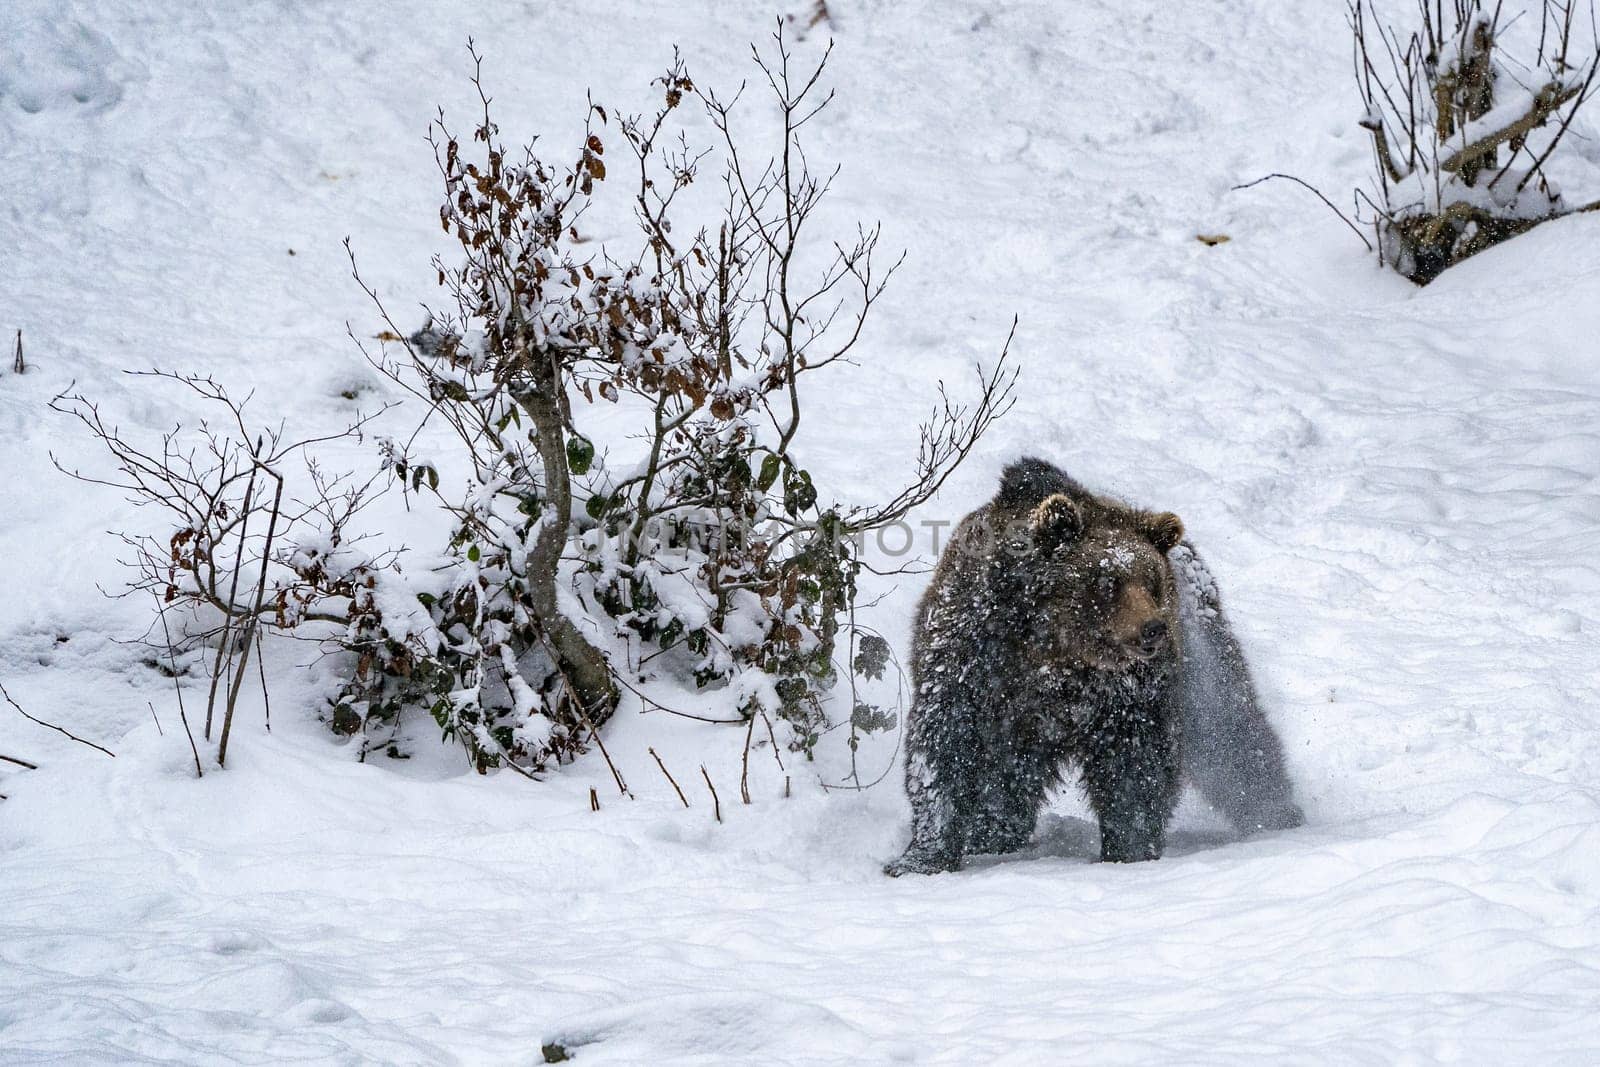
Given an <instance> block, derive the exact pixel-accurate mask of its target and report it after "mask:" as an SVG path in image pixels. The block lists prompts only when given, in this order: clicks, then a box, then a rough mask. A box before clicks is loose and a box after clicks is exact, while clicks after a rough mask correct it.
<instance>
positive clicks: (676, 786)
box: [646, 748, 689, 808]
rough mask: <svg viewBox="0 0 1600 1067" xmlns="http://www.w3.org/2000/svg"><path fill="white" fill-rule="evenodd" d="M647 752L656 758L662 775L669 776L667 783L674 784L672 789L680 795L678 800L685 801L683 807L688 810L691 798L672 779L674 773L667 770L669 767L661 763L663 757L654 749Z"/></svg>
mask: <svg viewBox="0 0 1600 1067" xmlns="http://www.w3.org/2000/svg"><path fill="white" fill-rule="evenodd" d="M646 751H648V752H649V753H650V755H651V756H653V757H654V758H655V761H656V766H657V767H660V768H661V773H662V774H664V775H666V776H667V781H669V782H671V783H672V788H673V790H674V791H675V792H676V793H677V794H678V799H679V800H681V801H683V806H684V807H686V808H687V807H688V806H689V798H688V797H686V796H684V795H683V790H681V789H679V788H678V783H677V780H676V779H674V778H673V777H672V772H671V771H669V770H667V765H666V764H665V763H662V762H661V757H660V756H658V755H656V750H655V749H654V748H650V749H647V750H646Z"/></svg>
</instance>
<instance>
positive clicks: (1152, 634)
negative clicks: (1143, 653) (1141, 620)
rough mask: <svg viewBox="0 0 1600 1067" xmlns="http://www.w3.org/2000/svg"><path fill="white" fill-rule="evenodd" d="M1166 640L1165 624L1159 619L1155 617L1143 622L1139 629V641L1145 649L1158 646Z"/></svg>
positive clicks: (1152, 648)
mask: <svg viewBox="0 0 1600 1067" xmlns="http://www.w3.org/2000/svg"><path fill="white" fill-rule="evenodd" d="M1166 640H1167V624H1166V623H1164V622H1162V621H1161V620H1160V619H1155V620H1152V621H1150V622H1147V623H1145V624H1144V626H1143V627H1141V628H1140V630H1139V643H1140V644H1142V645H1143V646H1144V647H1145V648H1147V649H1151V650H1154V649H1157V648H1160V647H1161V645H1162V644H1163V643H1165V642H1166Z"/></svg>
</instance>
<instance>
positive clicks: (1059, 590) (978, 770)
mask: <svg viewBox="0 0 1600 1067" xmlns="http://www.w3.org/2000/svg"><path fill="white" fill-rule="evenodd" d="M1182 538H1183V524H1182V522H1181V521H1180V520H1179V519H1178V517H1177V516H1176V515H1174V514H1172V513H1171V512H1151V511H1145V510H1141V509H1138V508H1133V507H1129V506H1127V505H1124V504H1122V503H1120V502H1118V501H1115V500H1111V499H1109V498H1106V497H1102V496H1099V495H1097V494H1094V493H1091V492H1089V491H1088V490H1086V489H1084V488H1083V487H1082V486H1080V485H1079V484H1078V483H1076V482H1074V481H1073V480H1072V479H1071V478H1069V477H1067V475H1066V474H1064V473H1063V472H1061V471H1060V470H1059V469H1057V468H1055V467H1054V466H1051V465H1050V464H1048V463H1045V462H1043V461H1041V460H1023V461H1021V462H1019V463H1016V464H1013V465H1012V466H1011V467H1010V468H1008V469H1007V470H1006V472H1005V475H1004V477H1003V478H1002V480H1001V486H1000V491H999V493H998V494H997V495H996V497H995V499H994V500H993V501H991V502H990V503H989V504H987V505H985V506H984V507H982V508H979V509H978V510H977V511H975V512H973V513H972V514H971V515H969V516H968V517H967V518H966V519H965V520H964V521H963V522H962V523H961V525H960V526H958V527H957V529H956V532H955V534H954V536H953V537H952V539H951V543H950V545H949V546H948V547H947V548H946V550H945V552H944V554H943V556H942V557H941V559H940V561H939V565H938V567H937V569H936V570H935V573H934V578H933V582H932V583H931V585H930V586H929V588H928V591H927V593H926V594H925V595H924V596H923V599H922V602H921V605H920V607H919V610H918V614H917V627H916V634H915V638H914V644H915V647H914V651H913V660H912V676H913V682H914V685H915V697H914V702H913V705H912V709H911V712H910V715H909V716H908V721H907V747H908V759H907V765H906V787H907V792H908V793H909V794H910V797H911V802H912V811H913V819H914V825H913V831H912V841H911V845H910V847H909V848H908V849H907V850H906V854H905V855H904V856H903V857H901V859H900V860H898V861H896V862H895V863H893V864H890V865H889V867H888V868H887V869H888V871H889V873H891V874H899V873H904V872H908V871H937V870H951V869H954V868H955V867H957V866H959V864H960V861H961V857H962V856H963V855H964V854H965V853H968V852H1005V851H1011V850H1014V849H1017V848H1020V847H1022V845H1024V844H1025V843H1026V842H1027V840H1028V838H1029V836H1030V835H1031V834H1032V832H1033V828H1034V823H1035V821H1036V820H1037V817H1038V813H1039V811H1040V809H1041V808H1042V807H1043V805H1044V802H1045V800H1046V799H1047V796H1048V793H1049V791H1050V789H1051V788H1052V787H1054V786H1055V785H1056V784H1058V783H1059V781H1060V780H1061V776H1062V775H1063V773H1064V772H1065V771H1066V769H1067V768H1069V767H1076V768H1077V769H1078V771H1079V772H1080V774H1081V776H1082V779H1083V784H1084V787H1085V790H1086V792H1087V793H1088V796H1089V800H1090V802H1091V804H1092V805H1093V806H1094V809H1095V812H1096V814H1097V815H1098V816H1099V818H1100V824H1101V855H1102V858H1103V859H1107V860H1138V859H1154V858H1156V857H1158V856H1160V854H1161V851H1162V848H1163V845H1164V841H1165V830H1166V823H1167V820H1168V818H1169V817H1170V815H1171V812H1172V809H1173V807H1174V806H1175V805H1176V801H1177V797H1178V788H1179V781H1180V777H1179V776H1180V768H1181V767H1182V766H1183V759H1182V735H1183V732H1184V730H1185V727H1186V726H1189V725H1191V724H1192V725H1195V726H1196V727H1197V728H1198V730H1199V731H1200V733H1201V734H1202V735H1203V736H1202V742H1203V743H1202V745H1201V751H1202V752H1204V753H1206V755H1207V759H1208V760H1210V761H1212V762H1213V763H1217V764H1218V765H1219V767H1220V766H1221V765H1222V764H1227V765H1228V766H1226V767H1221V770H1214V769H1212V768H1200V769H1199V771H1198V773H1193V774H1191V778H1193V780H1194V781H1195V782H1196V784H1197V785H1199V786H1200V788H1201V790H1202V792H1203V793H1204V794H1205V795H1206V796H1207V798H1208V799H1211V800H1213V802H1215V803H1218V806H1219V807H1222V808H1223V810H1225V811H1226V812H1227V814H1229V816H1230V817H1233V818H1234V819H1235V821H1236V822H1238V823H1239V824H1240V825H1241V827H1242V828H1246V829H1254V828H1259V827H1261V826H1266V825H1269V824H1270V825H1295V824H1297V823H1298V821H1299V811H1298V809H1296V808H1294V806H1293V803H1292V801H1290V800H1289V797H1288V787H1287V779H1286V778H1285V777H1284V775H1283V773H1282V758H1281V750H1280V749H1279V747H1278V744H1277V739H1276V737H1275V736H1273V735H1272V732H1271V729H1270V727H1269V726H1267V724H1266V720H1265V718H1264V717H1262V716H1261V714H1260V712H1259V710H1258V709H1257V708H1256V705H1255V698H1254V691H1253V689H1251V687H1250V683H1249V678H1248V675H1247V674H1246V673H1245V672H1244V668H1243V659H1242V657H1239V656H1238V655H1237V645H1236V644H1235V643H1233V641H1232V636H1231V634H1229V633H1228V632H1227V630H1226V624H1225V622H1224V621H1223V619H1222V615H1221V609H1220V605H1219V604H1217V602H1216V597H1215V584H1214V583H1212V582H1210V576H1209V574H1207V573H1206V572H1205V571H1204V569H1203V567H1201V565H1200V564H1199V560H1198V558H1197V557H1195V556H1194V554H1193V551H1192V549H1191V548H1190V547H1189V546H1188V545H1187V544H1186V543H1184V542H1183V541H1182ZM1174 557H1177V558H1179V559H1180V560H1181V563H1182V573H1181V574H1179V573H1176V572H1175V571H1174V566H1173V561H1174ZM1191 639H1192V643H1193V644H1194V645H1195V650H1194V652H1193V654H1192V655H1191V654H1186V648H1185V645H1186V643H1187V642H1189V641H1190V640H1191ZM1198 704H1206V705H1208V707H1206V708H1198V707H1196V705H1198ZM1213 720H1215V721H1213ZM1238 746H1247V747H1248V748H1249V750H1250V751H1248V752H1243V753H1239V752H1234V751H1232V750H1233V749H1234V748H1235V747H1238ZM1230 761H1231V762H1230ZM1233 764H1238V766H1233ZM1224 771H1225V772H1226V773H1223V772H1224ZM1252 776H1253V777H1254V778H1255V779H1256V780H1255V781H1249V780H1246V781H1245V782H1244V784H1243V786H1242V787H1241V786H1240V784H1239V780H1240V779H1241V778H1244V779H1250V778H1251V777H1252ZM1252 823H1253V824H1254V825H1251V824H1252Z"/></svg>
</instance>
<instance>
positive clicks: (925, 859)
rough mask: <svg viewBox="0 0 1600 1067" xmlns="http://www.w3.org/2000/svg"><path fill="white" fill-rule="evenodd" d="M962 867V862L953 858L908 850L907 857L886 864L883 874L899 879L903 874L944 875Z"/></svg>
mask: <svg viewBox="0 0 1600 1067" xmlns="http://www.w3.org/2000/svg"><path fill="white" fill-rule="evenodd" d="M960 866H961V861H960V860H959V859H956V858H955V857H953V856H949V855H945V854H938V853H931V852H919V851H917V850H915V849H907V850H906V853H905V855H903V856H901V857H900V858H899V859H897V860H895V861H894V862H893V863H886V864H884V866H883V873H884V874H887V875H888V876H889V877H890V878H898V877H900V876H901V875H902V874H943V873H945V872H946V871H953V870H956V869H957V868H959V867H960Z"/></svg>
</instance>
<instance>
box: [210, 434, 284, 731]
mask: <svg viewBox="0 0 1600 1067" xmlns="http://www.w3.org/2000/svg"><path fill="white" fill-rule="evenodd" d="M261 469H262V468H261V465H260V464H256V465H254V466H252V467H251V468H250V480H249V481H248V482H246V483H245V487H244V503H243V505H242V506H241V507H240V509H239V555H238V558H237V559H235V560H234V561H233V581H232V583H231V584H230V585H229V587H228V602H227V607H226V609H225V611H224V613H223V616H222V637H221V639H220V640H219V641H218V643H217V661H216V662H215V663H214V664H212V665H211V690H210V692H208V693H207V694H206V740H207V741H209V740H211V719H212V716H213V713H214V712H215V711H216V707H217V685H218V683H220V682H221V681H222V676H223V675H224V674H225V673H227V672H226V671H225V670H224V667H223V664H224V657H226V662H227V665H228V666H230V667H231V666H232V665H233V649H232V647H231V642H230V639H231V638H232V636H233V618H234V615H235V614H237V612H238V607H237V605H238V603H239V572H240V571H241V570H243V569H244V544H245V540H244V539H245V534H246V533H247V532H248V531H249V529H250V516H251V515H252V514H253V512H252V511H251V510H250V505H251V502H252V500H253V499H254V497H255V491H256V475H257V474H258V473H260V471H261ZM198 536H199V535H198V534H197V535H196V537H197V538H198ZM218 540H220V538H219V539H218ZM197 551H198V550H197ZM266 566H267V561H266V559H265V558H263V559H262V561H261V568H262V572H263V573H265V571H266Z"/></svg>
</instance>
